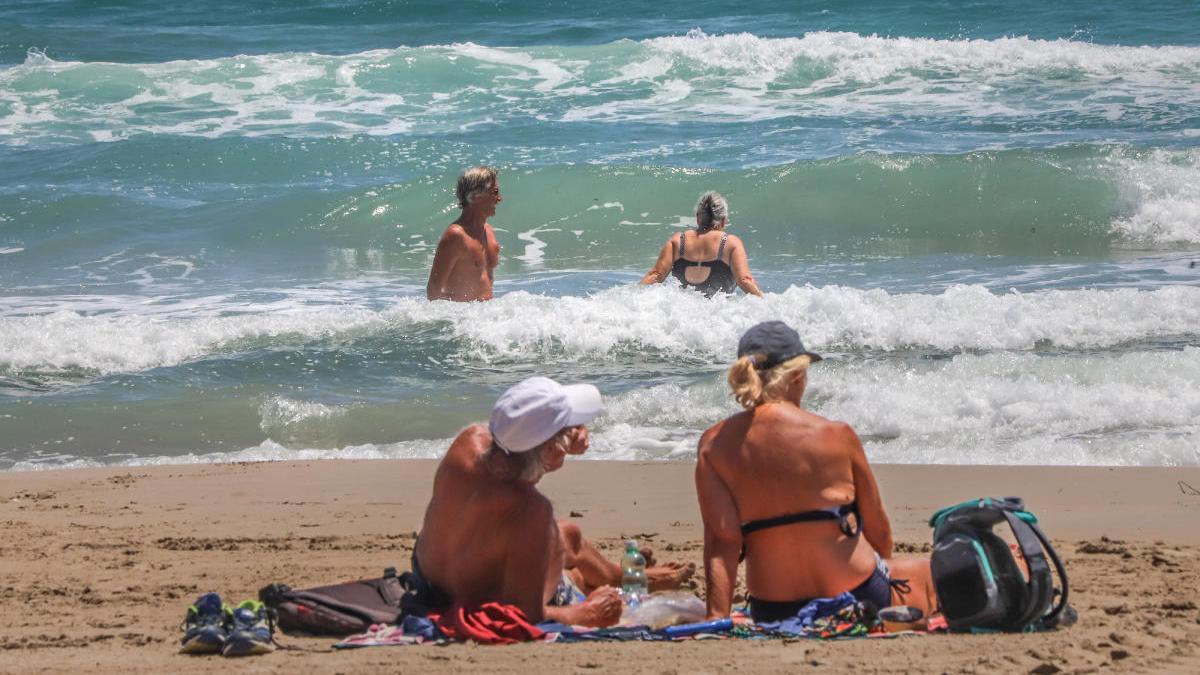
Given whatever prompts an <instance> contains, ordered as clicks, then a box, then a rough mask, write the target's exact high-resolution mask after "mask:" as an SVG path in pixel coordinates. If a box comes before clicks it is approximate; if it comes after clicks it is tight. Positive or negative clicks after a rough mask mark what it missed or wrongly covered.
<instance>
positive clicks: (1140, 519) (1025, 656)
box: [0, 460, 1200, 673]
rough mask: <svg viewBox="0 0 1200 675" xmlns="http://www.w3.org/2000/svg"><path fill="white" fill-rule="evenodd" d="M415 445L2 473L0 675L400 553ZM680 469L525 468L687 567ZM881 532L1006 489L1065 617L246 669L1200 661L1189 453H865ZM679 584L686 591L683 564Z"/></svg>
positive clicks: (159, 632) (110, 657)
mask: <svg viewBox="0 0 1200 675" xmlns="http://www.w3.org/2000/svg"><path fill="white" fill-rule="evenodd" d="M434 466H435V464H434V462H432V461H423V460H401V461H319V462H308V463H254V464H223V465H203V466H166V467H153V468H147V467H137V468H108V469H89V470H70V471H46V472H33V473H4V474H0V523H3V528H4V535H5V536H4V537H3V540H2V541H0V625H3V626H4V630H3V635H2V637H0V671H3V672H67V671H70V672H116V671H120V672H134V673H162V672H179V673H186V672H202V671H208V670H210V669H213V668H222V667H229V666H232V665H233V664H227V663H217V662H215V661H217V660H218V659H220V658H221V657H216V656H211V657H188V656H181V655H178V654H177V653H176V649H177V647H178V640H179V637H180V635H181V633H180V631H179V625H180V623H181V621H182V619H183V616H184V612H185V609H186V607H187V605H188V604H189V603H190V602H191V601H192V600H193V599H194V598H195V597H196V596H198V595H199V594H201V593H204V592H206V591H209V590H215V591H218V592H220V593H221V594H222V596H223V597H225V598H226V599H227V601H235V602H236V601H238V600H241V599H244V598H249V597H254V595H255V593H256V592H257V589H258V588H259V587H261V586H263V585H265V584H267V583H270V582H274V581H282V582H287V583H290V584H292V585H293V586H297V587H303V586H305V585H312V584H321V583H331V582H335V581H339V580H344V579H350V578H356V577H363V576H375V575H378V574H379V573H380V572H381V571H382V570H383V568H384V567H386V566H388V565H395V566H397V567H400V568H402V569H406V568H407V562H408V557H409V554H410V552H411V547H412V543H413V537H414V534H415V529H416V528H417V526H418V524H419V522H420V517H421V513H422V511H423V509H424V506H425V503H426V500H427V499H428V495H429V485H430V476H431V473H432V470H433V468H434ZM691 469H692V466H691V464H690V463H624V462H588V461H574V462H570V463H568V465H567V466H566V467H565V468H564V469H563V470H562V471H560V472H558V473H556V474H552V475H550V476H548V477H546V479H544V480H543V482H542V488H543V489H544V490H545V491H546V492H547V493H548V494H549V495H550V496H551V497H552V498H553V499H554V502H555V505H556V509H557V511H558V513H559V515H560V516H561V517H573V518H574V520H575V521H576V522H578V523H579V524H580V525H581V526H582V528H583V529H584V532H585V533H586V534H587V535H589V536H590V537H592V538H594V539H595V540H596V541H597V542H598V544H599V545H600V546H601V547H602V548H604V549H606V550H608V551H612V553H613V555H614V556H615V555H616V548H617V545H618V544H619V542H620V540H621V539H622V538H624V537H628V536H636V537H639V538H640V539H642V540H644V541H646V542H648V543H650V544H652V545H653V546H654V547H655V548H656V550H657V551H658V552H659V555H660V557H661V558H664V559H670V558H678V559H683V560H690V561H692V562H695V563H696V564H697V565H698V566H699V565H700V563H701V543H700V542H701V535H702V531H701V526H700V520H699V514H698V511H697V507H696V503H695V496H694V492H693V488H692V480H691ZM877 473H878V476H879V480H880V485H881V488H882V490H883V494H884V497H885V500H886V504H887V506H888V510H889V513H890V514H891V518H892V524H893V527H894V529H895V532H896V539H897V541H898V542H899V544H898V547H897V548H898V550H899V551H902V552H913V553H914V554H915V553H919V552H921V551H923V550H927V548H928V543H929V541H930V531H929V528H928V527H927V526H926V524H925V520H926V519H927V518H928V516H929V514H930V513H931V512H932V511H934V510H935V509H936V508H938V507H940V506H944V505H946V504H949V503H953V502H957V501H960V500H962V499H965V498H969V497H974V496H981V495H1008V494H1015V495H1020V496H1023V497H1024V498H1025V499H1026V501H1027V503H1028V504H1029V506H1030V507H1031V509H1032V510H1033V511H1034V512H1036V513H1037V514H1038V515H1039V516H1040V517H1041V520H1042V522H1043V524H1044V526H1045V528H1046V530H1047V532H1048V533H1049V534H1050V535H1051V536H1052V537H1053V539H1054V540H1055V542H1056V545H1057V547H1058V550H1059V552H1060V553H1061V554H1062V555H1063V557H1064V558H1065V561H1066V564H1067V566H1068V572H1069V575H1070V581H1071V598H1072V604H1073V605H1074V606H1075V607H1076V608H1077V609H1078V611H1079V614H1080V620H1079V623H1078V624H1077V625H1075V626H1073V627H1071V628H1067V629H1064V630H1059V631H1057V632H1053V633H1045V634H1031V635H991V636H963V635H954V636H944V635H943V636H927V637H911V638H901V639H896V640H853V641H844V642H834V643H831V642H817V641H807V640H801V641H786V642H785V641H766V642H743V641H737V640H726V641H703V642H682V643H671V644H662V643H656V644H648V643H641V644H639V643H626V644H585V645H553V644H551V645H546V644H536V645H521V646H516V647H480V646H474V645H453V646H447V647H432V646H417V647H394V648H376V649H366V650H359V651H353V652H334V651H332V650H331V649H330V645H331V644H332V642H333V641H332V640H329V639H317V638H296V637H291V636H286V635H280V636H279V641H280V642H281V644H283V645H286V646H287V647H288V648H287V649H285V650H281V651H277V652H275V653H274V654H270V655H266V656H261V657H254V658H250V659H243V660H241V661H240V662H238V663H237V667H239V668H249V669H251V670H252V671H254V672H260V671H261V672H268V671H269V672H322V673H325V672H328V673H337V672H346V673H350V672H410V671H416V670H421V671H432V672H449V671H460V670H467V669H477V670H486V671H489V672H539V673H540V672H563V671H567V672H593V671H596V670H604V671H609V672H612V671H619V672H625V671H640V672H654V673H675V672H721V671H743V672H784V671H787V672H794V671H797V670H802V669H808V668H817V667H819V668H822V669H832V670H834V671H859V672H885V671H886V672H910V671H927V672H981V673H982V672H1036V673H1056V672H1101V671H1106V670H1118V671H1123V672H1197V671H1198V670H1200V608H1198V603H1200V591H1198V590H1197V588H1198V586H1200V558H1198V556H1197V554H1198V553H1200V527H1198V526H1197V525H1196V523H1197V517H1198V516H1200V494H1198V493H1197V491H1196V489H1195V487H1194V486H1200V469H1197V468H1186V469H1181V468H1100V467H1098V468H1055V467H934V466H910V465H892V466H880V467H877ZM695 590H696V592H697V593H699V594H702V593H703V581H702V580H699V581H698V583H697V586H696V589H695Z"/></svg>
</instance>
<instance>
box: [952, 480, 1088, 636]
mask: <svg viewBox="0 0 1200 675" xmlns="http://www.w3.org/2000/svg"><path fill="white" fill-rule="evenodd" d="M1000 523H1008V526H1009V527H1010V528H1012V532H1013V535H1014V536H1015V537H1016V540H1017V546H1018V547H1019V548H1020V551H1021V556H1023V557H1024V559H1025V564H1026V566H1027V568H1028V576H1026V573H1025V572H1024V571H1022V569H1021V565H1020V564H1019V563H1018V562H1017V558H1016V556H1015V555H1014V554H1013V550H1012V549H1011V548H1010V547H1009V545H1008V542H1006V541H1005V540H1004V539H1002V538H1001V537H1000V536H999V535H997V534H996V533H995V532H994V531H993V528H994V527H995V526H996V525H998V524H1000ZM929 524H930V526H932V527H933V555H932V556H931V559H930V566H931V568H932V572H933V585H934V588H935V589H936V590H937V596H938V603H939V604H940V605H941V610H942V614H944V615H945V617H946V622H947V623H948V624H949V625H950V630H953V631H974V632H983V631H994V630H995V631H1028V630H1045V629H1049V628H1053V627H1055V626H1057V625H1059V623H1060V622H1062V621H1063V619H1064V616H1065V615H1064V612H1063V610H1064V608H1066V607H1067V572H1066V570H1065V569H1064V568H1063V564H1062V562H1061V561H1060V560H1059V559H1058V554H1057V553H1055V551H1054V547H1053V546H1051V545H1050V540H1049V539H1048V538H1047V537H1046V534H1045V533H1044V532H1042V528H1040V527H1039V526H1038V523H1037V517H1036V516H1034V515H1033V514H1032V513H1030V512H1029V511H1026V510H1025V502H1024V501H1022V500H1021V499H1020V498H1018V497H1004V498H986V497H985V498H982V499H976V500H972V501H969V502H963V503H961V504H956V505H955V506H948V507H946V508H944V509H942V510H940V511H938V512H937V513H935V514H933V517H932V518H930V519H929ZM1047 558H1049V560H1050V562H1052V563H1053V564H1054V573H1055V575H1057V577H1058V582H1059V583H1060V584H1061V585H1062V588H1061V589H1058V588H1055V587H1054V578H1053V576H1052V575H1051V572H1050V564H1049V563H1048V562H1047ZM1056 596H1057V597H1056Z"/></svg>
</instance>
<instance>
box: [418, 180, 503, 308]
mask: <svg viewBox="0 0 1200 675" xmlns="http://www.w3.org/2000/svg"><path fill="white" fill-rule="evenodd" d="M455 194H456V195H457V196H458V205H459V206H460V207H462V213H461V214H460V215H459V216H458V220H457V221H455V222H453V223H451V224H450V226H449V227H447V228H446V231H445V232H443V233H442V238H441V240H439V241H438V245H437V252H436V253H434V255H433V267H432V268H431V269H430V270H429V283H428V284H427V285H426V286H425V297H427V298H429V299H430V300H455V301H458V302H470V301H472V300H491V299H492V281H493V275H494V270H495V269H496V264H497V263H498V262H500V244H498V243H496V233H495V232H494V231H493V230H492V226H491V225H490V224H488V222H487V219H488V218H490V217H492V216H494V215H496V205H497V204H499V203H500V202H501V201H503V200H502V198H501V197H500V180H499V178H498V177H497V173H496V170H495V169H493V168H491V167H487V166H473V167H471V168H469V169H467V170H466V171H463V172H462V175H460V176H459V177H458V186H457V188H456V189H455Z"/></svg>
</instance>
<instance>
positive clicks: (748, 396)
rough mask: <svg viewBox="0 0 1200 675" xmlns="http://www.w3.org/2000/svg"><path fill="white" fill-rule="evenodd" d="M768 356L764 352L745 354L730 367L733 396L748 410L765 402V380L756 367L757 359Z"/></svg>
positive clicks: (729, 378) (730, 383)
mask: <svg viewBox="0 0 1200 675" xmlns="http://www.w3.org/2000/svg"><path fill="white" fill-rule="evenodd" d="M756 358H757V359H764V358H766V357H765V356H763V355H762V354H751V355H748V356H743V357H742V358H740V359H738V360H737V361H734V362H733V365H732V366H730V367H729V375H728V377H727V378H726V379H728V380H729V388H730V389H732V390H733V397H734V398H735V399H737V402H738V403H739V404H741V406H742V407H743V408H745V409H747V410H749V409H750V408H753V407H754V406H756V405H759V404H761V403H762V402H763V381H762V378H760V377H759V376H758V369H757V368H755V367H754V361H755V359H756Z"/></svg>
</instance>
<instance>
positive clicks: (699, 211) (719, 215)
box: [696, 190, 729, 232]
mask: <svg viewBox="0 0 1200 675" xmlns="http://www.w3.org/2000/svg"><path fill="white" fill-rule="evenodd" d="M728 217H729V202H727V201H725V198H724V197H722V196H721V195H720V194H718V193H716V192H713V191H712V190H709V191H708V192H705V193H704V194H702V195H700V201H698V202H696V226H697V227H698V228H699V230H700V231H701V232H707V231H709V230H711V229H713V228H714V227H716V226H717V223H719V222H721V221H722V220H725V219H726V218H728Z"/></svg>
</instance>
